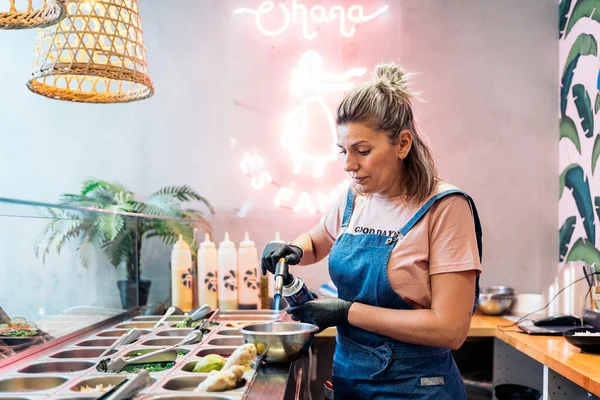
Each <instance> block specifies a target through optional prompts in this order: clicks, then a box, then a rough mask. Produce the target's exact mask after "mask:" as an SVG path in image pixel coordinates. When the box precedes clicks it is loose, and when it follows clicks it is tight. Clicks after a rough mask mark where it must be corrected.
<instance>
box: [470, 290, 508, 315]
mask: <svg viewBox="0 0 600 400" xmlns="http://www.w3.org/2000/svg"><path fill="white" fill-rule="evenodd" d="M513 300H514V298H513V296H512V295H491V294H481V295H479V306H478V308H479V310H480V311H481V312H482V313H484V314H486V315H502V314H504V313H506V312H508V311H509V310H510V308H511V307H512V304H513Z"/></svg>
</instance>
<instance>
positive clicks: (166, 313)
mask: <svg viewBox="0 0 600 400" xmlns="http://www.w3.org/2000/svg"><path fill="white" fill-rule="evenodd" d="M175 310H176V309H175V307H173V306H171V307H169V308H168V309H167V311H166V312H165V315H163V316H162V317H161V318H160V319H159V320H158V321H157V322H156V324H154V326H153V327H152V329H153V330H154V329H156V328H158V327H159V326H161V325H162V324H164V323H165V321H166V320H167V318H169V317H170V316H171V314H173V313H174V312H175Z"/></svg>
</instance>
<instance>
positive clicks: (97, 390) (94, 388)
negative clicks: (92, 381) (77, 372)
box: [79, 383, 113, 393]
mask: <svg viewBox="0 0 600 400" xmlns="http://www.w3.org/2000/svg"><path fill="white" fill-rule="evenodd" d="M112 387H113V386H112V385H106V386H104V385H103V384H101V383H100V384H98V385H96V386H88V385H84V386H79V391H80V392H88V393H105V392H108V391H109V390H110V389H112Z"/></svg>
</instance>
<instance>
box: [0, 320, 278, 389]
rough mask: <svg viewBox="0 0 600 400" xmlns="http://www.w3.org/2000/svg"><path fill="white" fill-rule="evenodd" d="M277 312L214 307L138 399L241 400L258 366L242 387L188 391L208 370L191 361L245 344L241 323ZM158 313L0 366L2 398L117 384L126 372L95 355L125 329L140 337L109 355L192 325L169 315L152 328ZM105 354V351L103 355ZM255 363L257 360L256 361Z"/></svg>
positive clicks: (146, 348)
mask: <svg viewBox="0 0 600 400" xmlns="http://www.w3.org/2000/svg"><path fill="white" fill-rule="evenodd" d="M277 316H278V314H277V313H276V312H274V311H267V310H264V311H263V310H258V311H257V310H239V311H237V310H236V311H224V312H219V311H218V310H217V311H216V312H215V313H213V315H212V316H211V318H210V322H211V326H210V327H209V329H210V332H208V333H207V334H205V335H204V337H203V339H202V341H201V342H200V343H197V344H193V345H188V346H180V347H179V348H178V350H181V351H182V352H185V353H186V354H184V355H180V356H179V357H177V360H175V365H174V366H173V367H172V368H170V369H167V370H164V371H157V372H150V377H151V379H152V385H151V386H149V387H148V388H146V389H144V390H143V391H142V392H141V393H140V394H139V395H138V396H136V400H151V399H152V400H154V399H156V400H160V399H164V400H177V399H185V400H192V399H199V400H201V399H203V400H210V399H215V400H217V399H219V400H241V399H243V398H244V397H245V395H246V394H247V392H248V389H249V387H250V386H251V385H252V382H253V380H254V377H255V375H256V369H250V370H248V371H246V372H245V373H244V378H245V380H246V384H245V385H244V386H242V387H240V388H237V389H233V390H229V391H227V392H221V393H205V392H204V393H194V392H192V391H191V390H192V389H193V388H194V387H196V386H197V385H198V384H199V383H200V382H201V381H202V380H204V379H206V378H207V377H208V375H209V374H208V373H197V372H192V371H191V370H192V369H193V366H194V365H195V363H196V362H197V361H198V360H199V359H200V358H201V357H203V356H205V355H207V354H211V353H213V354H215V353H216V354H220V355H222V356H228V355H230V354H231V353H232V352H233V351H234V350H235V349H236V348H237V346H238V345H241V344H243V338H242V334H241V333H240V332H239V331H238V329H239V327H240V326H242V325H246V324H248V323H256V322H268V321H273V320H275V319H276V318H277ZM160 317H161V316H143V317H141V316H138V317H134V318H132V319H130V320H126V321H121V322H119V323H116V324H112V325H108V326H106V327H104V328H103V329H101V330H98V331H96V332H94V333H93V334H91V335H87V336H85V335H84V336H82V337H79V338H77V340H75V341H73V342H72V343H69V344H67V345H65V346H56V347H54V348H52V350H51V351H47V352H44V353H42V354H41V355H34V356H31V357H29V358H27V359H25V360H22V361H19V362H17V363H15V364H16V365H9V366H7V367H5V368H3V369H1V370H0V400H8V399H13V400H16V399H18V400H46V399H64V400H67V399H69V400H77V399H94V398H97V397H98V395H99V394H98V393H90V392H84V393H82V392H79V391H76V389H77V388H78V387H80V386H82V385H88V386H95V385H97V384H103V385H109V384H112V385H114V384H117V383H119V382H120V381H122V380H123V379H125V378H126V377H127V376H129V375H130V373H128V372H121V373H106V372H100V371H98V370H96V365H97V364H98V362H99V361H100V358H99V355H100V354H101V353H102V352H103V351H104V350H105V349H106V348H107V347H108V346H109V345H110V344H112V343H113V342H114V341H115V340H116V339H117V338H118V337H119V335H120V334H122V333H125V332H126V331H127V329H130V328H133V327H136V328H138V329H140V330H141V331H142V336H140V338H139V339H138V340H136V341H135V342H133V343H131V344H128V345H125V346H118V347H117V348H116V349H115V350H114V352H113V353H112V354H111V355H110V357H114V356H122V355H125V354H128V353H133V352H142V353H147V352H151V351H155V350H157V349H160V348H164V347H169V346H171V345H173V344H175V343H177V342H178V341H179V340H181V339H182V338H184V337H185V336H186V335H187V333H189V332H190V331H191V329H186V328H174V327H173V325H175V324H176V323H177V322H180V321H183V318H184V316H173V317H170V318H169V319H168V321H167V322H166V323H165V324H163V325H162V326H161V327H159V328H157V329H156V330H154V331H152V330H151V329H152V327H153V325H154V324H155V323H156V322H157V321H158V320H159V319H160ZM105 357H108V356H105ZM254 367H256V365H254Z"/></svg>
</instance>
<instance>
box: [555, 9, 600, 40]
mask: <svg viewBox="0 0 600 400" xmlns="http://www.w3.org/2000/svg"><path fill="white" fill-rule="evenodd" d="M559 18H560V17H559ZM581 18H591V19H593V20H594V21H597V22H600V6H599V5H598V0H579V1H578V2H577V3H576V4H575V7H574V8H573V12H572V13H571V17H570V18H569V23H568V24H567V29H566V30H565V36H567V35H568V34H569V32H571V29H572V28H573V26H575V23H576V22H577V21H579V20H580V19H581ZM559 23H560V21H559Z"/></svg>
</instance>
